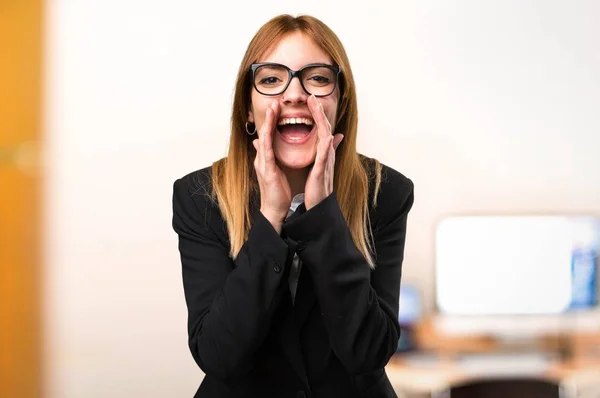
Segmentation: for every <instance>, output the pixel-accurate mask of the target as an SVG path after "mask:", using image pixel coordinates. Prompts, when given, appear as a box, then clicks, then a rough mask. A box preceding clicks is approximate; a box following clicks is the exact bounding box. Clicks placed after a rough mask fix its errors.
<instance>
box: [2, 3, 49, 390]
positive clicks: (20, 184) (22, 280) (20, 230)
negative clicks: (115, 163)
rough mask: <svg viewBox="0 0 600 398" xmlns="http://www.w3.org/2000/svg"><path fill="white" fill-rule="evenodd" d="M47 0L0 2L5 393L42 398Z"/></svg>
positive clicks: (3, 356) (3, 387) (3, 374)
mask: <svg viewBox="0 0 600 398" xmlns="http://www.w3.org/2000/svg"><path fill="white" fill-rule="evenodd" d="M41 66H42V0H2V1H0V397H15V398H17V397H18V398H32V397H39V396H40V395H41V392H40V385H41V383H40V381H41V363H40V362H41V355H40V351H41V343H40V341H41V336H42V334H41V331H40V327H41V321H40V302H39V299H40V274H41V272H40V265H41V257H40V248H41V244H40V243H41V242H40V230H41V228H40V221H41V214H40V209H41V206H40V205H41V190H40V188H41V184H40V171H41V170H39V169H38V167H37V161H36V159H37V158H38V148H39V147H40V145H39V144H40V139H41V134H40V121H41V117H40V110H41V106H40V101H41V86H42V81H41V69H42V68H41Z"/></svg>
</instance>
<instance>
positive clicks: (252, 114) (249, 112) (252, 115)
mask: <svg viewBox="0 0 600 398" xmlns="http://www.w3.org/2000/svg"><path fill="white" fill-rule="evenodd" d="M248 123H254V113H253V112H252V108H250V110H249V111H248Z"/></svg>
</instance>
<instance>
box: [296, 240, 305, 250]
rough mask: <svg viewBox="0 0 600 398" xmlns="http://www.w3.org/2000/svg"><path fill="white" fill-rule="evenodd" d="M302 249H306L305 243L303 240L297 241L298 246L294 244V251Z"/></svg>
mask: <svg viewBox="0 0 600 398" xmlns="http://www.w3.org/2000/svg"><path fill="white" fill-rule="evenodd" d="M304 249H306V243H304V242H300V243H298V246H296V251H299V252H301V251H302V250H304Z"/></svg>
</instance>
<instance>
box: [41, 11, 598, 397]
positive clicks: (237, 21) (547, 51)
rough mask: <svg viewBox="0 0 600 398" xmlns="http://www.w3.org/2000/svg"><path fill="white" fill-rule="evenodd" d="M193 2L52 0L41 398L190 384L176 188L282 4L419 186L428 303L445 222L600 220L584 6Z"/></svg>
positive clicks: (369, 131) (378, 145) (417, 260)
mask: <svg viewBox="0 0 600 398" xmlns="http://www.w3.org/2000/svg"><path fill="white" fill-rule="evenodd" d="M201 3H204V2H175V3H169V5H167V4H166V3H164V2H163V3H160V2H142V1H134V0H127V1H123V0H120V1H108V2H97V1H92V0H86V1H77V2H74V1H66V0H56V1H54V2H51V3H50V4H49V10H48V25H47V36H46V37H47V46H48V59H49V62H48V64H47V70H46V74H47V77H48V86H47V90H46V91H47V94H46V105H47V107H48V108H47V114H46V118H45V119H46V127H47V133H48V152H47V154H46V166H47V169H46V170H47V192H48V202H47V210H48V212H47V214H48V220H47V230H46V234H47V236H48V244H47V247H46V260H47V262H46V263H47V269H46V274H45V281H46V285H47V289H46V292H45V314H46V325H47V335H46V343H47V345H46V347H47V351H46V363H45V367H46V375H47V380H46V389H47V391H48V395H47V396H48V397H49V398H55V397H56V398H59V397H60V398H75V397H77V398H79V397H86V398H94V397H106V396H110V397H113V398H120V397H132V396H144V397H165V396H171V397H175V396H191V395H192V392H193V391H194V390H195V388H196V386H197V383H198V375H199V371H198V370H197V368H196V367H195V365H194V363H193V361H192V359H191V356H190V355H189V354H188V351H187V347H186V330H185V327H186V324H185V322H186V318H185V317H186V309H185V303H184V301H183V292H182V287H181V272H180V264H179V256H178V253H177V247H176V236H175V234H174V232H173V231H172V230H171V226H170V221H171V202H170V201H171V184H172V182H173V181H174V179H175V178H177V177H179V176H182V175H183V174H184V173H187V172H189V171H191V170H194V169H196V168H200V167H204V166H206V165H208V164H209V163H210V162H212V161H213V160H215V159H216V158H217V157H220V156H222V155H223V154H224V153H225V148H226V139H227V127H228V120H229V112H230V102H231V97H232V89H233V83H234V78H235V74H236V71H237V67H238V65H239V61H240V59H241V57H242V55H243V51H244V50H245V47H246V45H247V42H248V40H249V39H250V37H251V35H252V34H253V33H254V32H255V31H256V29H258V27H259V26H260V25H261V24H262V23H263V22H265V21H266V19H268V18H269V17H271V16H273V15H275V14H278V13H281V12H290V13H309V14H314V15H315V16H317V17H321V18H322V19H323V20H324V21H326V22H327V23H328V24H330V26H331V27H332V28H333V29H334V30H335V31H336V32H337V33H338V34H339V36H340V37H341V39H342V41H343V42H344V44H345V45H346V48H347V50H348V53H349V56H350V59H351V62H352V66H353V69H354V74H355V79H356V81H357V86H358V93H359V105H360V112H361V113H360V131H361V136H360V139H359V144H360V150H361V151H362V152H363V153H366V154H368V155H371V156H375V157H378V158H380V159H381V160H382V161H383V162H384V163H387V164H388V165H390V166H392V167H394V168H396V169H398V170H400V171H402V172H403V173H405V174H406V175H408V176H409V177H411V178H412V179H413V180H414V182H415V185H416V204H415V206H414V210H413V212H412V214H411V217H410V222H409V224H410V225H409V236H408V241H407V246H406V261H405V267H404V281H405V282H407V283H409V282H411V283H416V284H418V285H419V286H420V287H421V288H422V290H423V292H424V294H425V297H426V300H427V301H426V306H427V308H431V307H432V303H433V300H432V299H433V284H432V283H433V232H434V225H435V222H436V221H437V220H439V219H440V218H441V217H443V216H445V215H448V214H471V213H519V214H523V213H544V212H549V213H556V212H576V213H582V212H583V213H587V212H589V213H594V214H599V215H600V174H599V170H600V156H598V149H599V148H600V134H599V131H600V116H599V113H598V111H597V107H598V104H599V103H600V94H599V93H600V75H599V74H598V70H600V53H599V52H598V51H597V49H598V48H599V47H600V39H599V38H600V28H599V27H598V24H597V23H596V22H597V18H596V16H597V15H600V4H599V3H597V2H595V1H591V0H590V1H579V2H569V3H567V2H563V1H547V0H539V1H527V2H523V1H517V0H511V1H504V2H492V3H490V2H485V3H483V2H477V1H457V2H452V3H449V2H446V1H441V0H439V1H418V2H417V1H414V2H407V1H406V2H396V1H391V0H390V1H369V2H346V1H341V0H330V1H327V2H322V1H316V0H314V1H306V2H302V3H293V4H292V3H287V2H285V4H283V3H282V2H279V1H275V0H256V1H252V2H246V3H239V4H238V5H236V6H235V10H236V12H235V13H231V11H232V9H233V6H232V2H231V1H221V2H209V4H210V6H205V5H201ZM484 4H486V5H484ZM342 11H343V15H342ZM211 62H212V63H211Z"/></svg>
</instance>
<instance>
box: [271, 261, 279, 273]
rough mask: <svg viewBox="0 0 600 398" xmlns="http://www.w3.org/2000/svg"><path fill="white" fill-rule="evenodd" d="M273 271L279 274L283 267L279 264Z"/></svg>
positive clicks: (274, 266)
mask: <svg viewBox="0 0 600 398" xmlns="http://www.w3.org/2000/svg"><path fill="white" fill-rule="evenodd" d="M273 271H275V272H277V273H279V272H281V267H280V266H279V263H275V265H273Z"/></svg>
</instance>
